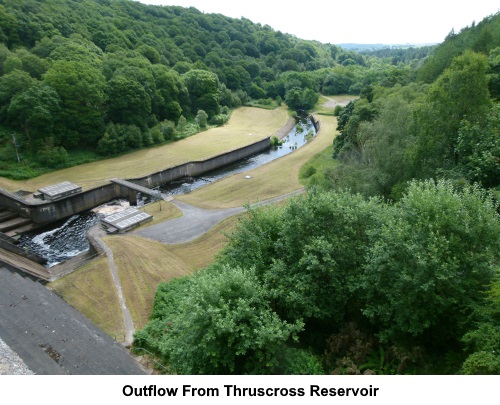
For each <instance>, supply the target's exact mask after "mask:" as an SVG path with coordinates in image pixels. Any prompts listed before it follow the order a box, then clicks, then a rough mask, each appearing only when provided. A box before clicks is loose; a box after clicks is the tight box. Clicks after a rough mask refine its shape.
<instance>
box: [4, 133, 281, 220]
mask: <svg viewBox="0 0 500 405" xmlns="http://www.w3.org/2000/svg"><path fill="white" fill-rule="evenodd" d="M270 145H271V140H270V137H268V138H265V139H263V140H261V141H258V142H256V143H254V144H251V145H248V146H244V147H242V148H239V149H236V150H233V151H230V152H226V153H223V154H221V155H218V156H215V157H212V158H209V159H206V160H203V161H195V162H188V163H184V164H181V165H179V166H175V167H172V168H168V169H165V170H162V171H159V172H156V173H153V174H151V175H149V176H146V177H140V178H136V179H127V180H130V181H133V182H135V183H138V184H140V185H142V186H145V187H149V188H153V187H157V186H159V185H162V184H165V183H168V182H170V181H172V180H177V179H180V178H182V177H186V176H191V177H192V176H197V175H200V174H203V173H206V172H209V171H211V170H214V169H218V168H220V167H223V166H225V165H227V164H230V163H233V162H236V161H238V160H241V159H244V158H246V157H248V156H251V155H253V154H255V153H259V152H262V151H264V150H266V149H267V148H269V147H270ZM129 195H130V190H129V189H128V188H127V187H124V186H120V185H118V184H113V183H110V184H106V185H104V186H100V187H96V188H93V189H90V190H87V191H84V192H82V193H79V194H75V195H72V196H69V197H66V198H63V199H61V200H57V201H40V202H38V201H37V202H28V201H25V200H23V199H22V198H20V197H18V196H16V195H15V194H12V193H10V192H8V191H7V190H3V189H0V206H2V207H7V208H8V209H9V210H11V211H14V212H17V213H18V214H19V215H21V216H23V217H25V218H30V219H31V220H32V221H33V222H34V223H36V224H48V223H51V222H55V221H57V220H60V219H64V218H68V217H70V216H72V215H75V214H78V213H81V212H84V211H87V210H90V209H92V208H95V207H97V206H99V205H102V204H105V203H107V202H109V201H111V200H114V199H117V198H128V197H129Z"/></svg>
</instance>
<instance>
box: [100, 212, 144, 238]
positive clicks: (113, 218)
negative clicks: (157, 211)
mask: <svg viewBox="0 0 500 405" xmlns="http://www.w3.org/2000/svg"><path fill="white" fill-rule="evenodd" d="M152 220H153V217H152V216H151V215H149V214H148V213H146V212H142V211H139V210H138V209H136V208H128V209H126V210H125V211H122V212H117V213H116V214H112V215H108V216H107V217H105V218H103V219H101V223H102V224H103V225H104V226H105V227H106V231H107V232H108V233H122V232H127V231H129V230H131V229H132V228H135V227H137V226H139V225H142V224H145V223H146V222H149V221H152Z"/></svg>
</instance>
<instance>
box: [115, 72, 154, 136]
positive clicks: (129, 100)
mask: <svg viewBox="0 0 500 405" xmlns="http://www.w3.org/2000/svg"><path fill="white" fill-rule="evenodd" d="M106 94H107V96H108V99H109V100H110V101H111V102H110V103H109V106H108V118H109V120H110V121H112V122H114V123H116V124H118V123H121V124H135V125H138V126H144V122H145V120H146V119H147V117H148V116H149V114H151V99H150V97H149V95H148V94H147V93H146V91H145V90H144V87H143V86H142V85H141V84H140V83H139V82H137V81H136V80H133V79H129V78H128V77H125V76H123V75H117V76H114V77H113V78H112V79H111V80H110V81H109V82H108V84H107V88H106Z"/></svg>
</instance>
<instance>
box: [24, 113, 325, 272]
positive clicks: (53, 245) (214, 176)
mask: <svg viewBox="0 0 500 405" xmlns="http://www.w3.org/2000/svg"><path fill="white" fill-rule="evenodd" d="M315 135H316V130H315V128H314V125H313V123H312V121H311V120H310V119H309V118H303V119H301V120H300V122H299V123H298V124H297V125H296V126H295V127H294V128H293V129H292V130H291V131H290V132H289V133H288V135H287V136H286V137H285V138H283V143H282V145H281V146H278V147H271V148H270V149H268V150H266V151H264V152H261V153H258V154H256V155H253V156H250V157H247V158H245V159H242V160H240V161H238V162H235V163H232V164H230V165H227V166H224V167H222V168H219V169H216V170H214V171H211V172H208V173H205V174H203V175H201V176H198V177H188V178H182V179H179V180H175V181H172V182H169V183H167V184H165V185H163V186H162V187H160V190H161V192H162V193H163V194H166V195H179V194H186V193H189V192H191V191H193V190H196V189H197V188H200V187H203V186H205V185H207V184H210V183H213V182H214V181H217V180H220V179H223V178H225V177H228V176H231V175H233V174H236V173H243V172H245V171H247V170H251V169H254V168H256V167H259V166H261V165H263V164H265V163H268V162H271V161H273V160H275V159H278V158H279V157H281V156H285V155H287V154H289V153H291V152H293V151H294V150H295V149H298V148H300V147H301V146H303V145H305V144H306V143H307V142H308V140H309V139H310V138H311V137H312V136H315ZM148 202H149V200H148V198H147V197H140V198H138V206H141V205H144V204H147V203H148ZM128 206H129V204H128V201H124V200H119V201H111V202H109V203H107V204H104V205H102V206H100V207H97V208H95V209H93V210H91V211H88V212H85V213H82V214H78V215H73V216H72V217H70V218H68V219H66V220H63V221H59V222H57V223H54V224H51V225H48V226H47V227H46V228H41V229H37V230H36V231H33V232H27V233H25V234H23V235H21V236H20V238H19V242H20V246H21V247H22V248H24V249H26V250H28V251H30V252H34V253H36V254H38V255H40V256H42V257H44V258H46V259H47V267H52V266H54V265H56V264H58V263H61V262H64V261H66V260H68V259H70V258H72V257H75V256H77V255H79V254H80V253H83V252H85V251H87V250H88V249H89V242H88V240H87V236H86V233H87V230H88V229H90V228H91V227H92V226H94V225H95V224H97V223H98V222H99V218H100V217H102V216H104V215H108V214H111V213H113V212H117V211H120V210H123V209H126V208H128Z"/></svg>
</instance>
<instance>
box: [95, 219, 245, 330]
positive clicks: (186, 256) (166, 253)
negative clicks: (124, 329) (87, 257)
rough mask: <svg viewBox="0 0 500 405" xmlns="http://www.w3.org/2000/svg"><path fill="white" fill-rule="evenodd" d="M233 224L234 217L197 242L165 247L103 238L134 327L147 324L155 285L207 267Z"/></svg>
mask: <svg viewBox="0 0 500 405" xmlns="http://www.w3.org/2000/svg"><path fill="white" fill-rule="evenodd" d="M236 221H237V219H236V218H234V217H232V218H229V219H227V220H226V221H223V222H222V223H220V224H219V225H218V226H216V227H215V228H213V229H212V230H211V231H210V232H208V233H207V234H205V235H204V236H202V237H200V238H198V239H197V240H195V241H193V242H189V243H185V244H179V245H165V244H162V243H160V242H156V241H152V240H149V239H145V238H141V237H138V236H110V237H107V238H105V239H104V241H105V242H106V244H107V245H108V246H109V247H110V248H111V250H112V251H113V256H114V258H115V264H116V266H117V269H118V273H119V276H120V281H121V283H122V286H123V290H124V291H123V293H124V295H125V299H126V301H127V306H128V307H129V309H130V312H131V314H132V318H133V320H134V325H135V327H136V328H141V327H143V326H144V325H145V324H146V323H147V321H148V319H149V315H150V314H151V310H152V308H153V300H154V294H155V291H156V287H157V286H158V284H159V283H161V282H165V281H168V280H171V279H172V278H175V277H181V276H184V275H187V274H192V273H193V272H194V271H196V270H198V269H201V268H203V267H206V266H208V265H209V264H210V263H211V262H212V261H213V258H214V256H215V255H216V254H217V253H218V252H219V251H220V249H222V247H223V246H224V245H225V242H226V238H225V236H224V234H223V233H224V232H227V231H228V230H229V229H231V227H232V226H233V225H234V224H235V223H236Z"/></svg>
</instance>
